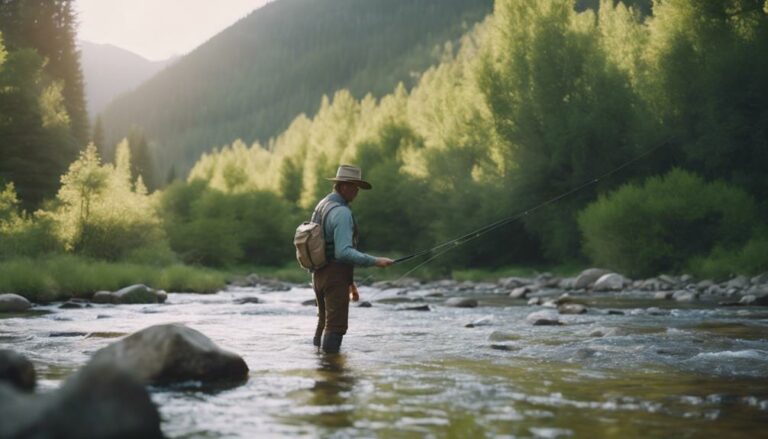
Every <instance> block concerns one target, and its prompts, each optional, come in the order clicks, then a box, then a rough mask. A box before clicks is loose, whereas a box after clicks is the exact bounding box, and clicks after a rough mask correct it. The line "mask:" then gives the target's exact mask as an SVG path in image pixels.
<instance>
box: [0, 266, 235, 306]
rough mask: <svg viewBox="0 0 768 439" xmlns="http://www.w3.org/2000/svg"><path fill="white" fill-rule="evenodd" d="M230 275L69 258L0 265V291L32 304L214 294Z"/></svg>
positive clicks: (224, 284) (203, 270) (182, 267)
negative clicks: (138, 292) (127, 291)
mask: <svg viewBox="0 0 768 439" xmlns="http://www.w3.org/2000/svg"><path fill="white" fill-rule="evenodd" d="M231 276H232V274H231V273H228V272H225V271H219V270H213V269H209V268H202V267H193V266H189V265H182V264H174V265H169V266H165V267H157V266H152V265H143V264H132V263H125V262H105V261H93V260H89V259H85V258H80V257H77V256H71V255H57V256H51V257H46V258H35V259H31V258H25V259H14V260H10V261H3V262H0V291H1V292H3V293H14V294H18V295H20V296H23V297H25V298H27V299H28V300H30V301H32V302H37V303H46V302H52V301H57V300H67V299H70V298H90V297H91V296H92V295H93V293H95V292H97V291H103V290H107V291H115V290H118V289H120V288H123V287H125V286H127V285H132V284H146V285H151V286H152V287H154V288H157V289H162V290H166V291H184V292H194V293H215V292H216V291H219V290H221V289H222V288H224V287H225V286H226V284H227V281H228V280H229V279H230V277H231Z"/></svg>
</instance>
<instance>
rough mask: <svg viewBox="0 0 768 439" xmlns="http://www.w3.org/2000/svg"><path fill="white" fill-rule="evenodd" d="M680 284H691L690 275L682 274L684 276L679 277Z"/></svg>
mask: <svg viewBox="0 0 768 439" xmlns="http://www.w3.org/2000/svg"><path fill="white" fill-rule="evenodd" d="M680 282H682V283H684V284H689V283H691V282H693V276H691V275H690V274H684V275H682V276H680Z"/></svg>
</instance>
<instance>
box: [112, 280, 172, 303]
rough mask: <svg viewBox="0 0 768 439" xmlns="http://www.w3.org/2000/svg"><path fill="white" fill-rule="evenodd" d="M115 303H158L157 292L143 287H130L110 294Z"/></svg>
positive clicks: (140, 285)
mask: <svg viewBox="0 0 768 439" xmlns="http://www.w3.org/2000/svg"><path fill="white" fill-rule="evenodd" d="M112 295H113V296H114V297H115V303H159V302H160V299H159V297H158V295H157V292H156V291H155V290H153V289H152V288H150V287H148V286H146V285H143V284H137V285H131V286H128V287H125V288H122V289H119V290H117V291H115V292H114V293H112Z"/></svg>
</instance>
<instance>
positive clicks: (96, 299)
mask: <svg viewBox="0 0 768 439" xmlns="http://www.w3.org/2000/svg"><path fill="white" fill-rule="evenodd" d="M91 302H93V303H115V296H114V294H112V293H111V292H109V291H97V292H96V294H94V295H93V297H91Z"/></svg>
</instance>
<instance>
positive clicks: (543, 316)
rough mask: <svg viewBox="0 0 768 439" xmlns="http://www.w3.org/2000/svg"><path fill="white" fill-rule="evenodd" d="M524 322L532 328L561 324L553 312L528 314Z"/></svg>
mask: <svg viewBox="0 0 768 439" xmlns="http://www.w3.org/2000/svg"><path fill="white" fill-rule="evenodd" d="M525 321H526V322H528V323H530V324H531V325H533V326H557V325H561V324H562V323H560V320H558V318H557V313H556V312H554V311H536V312H534V313H531V314H528V317H526V318H525Z"/></svg>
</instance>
